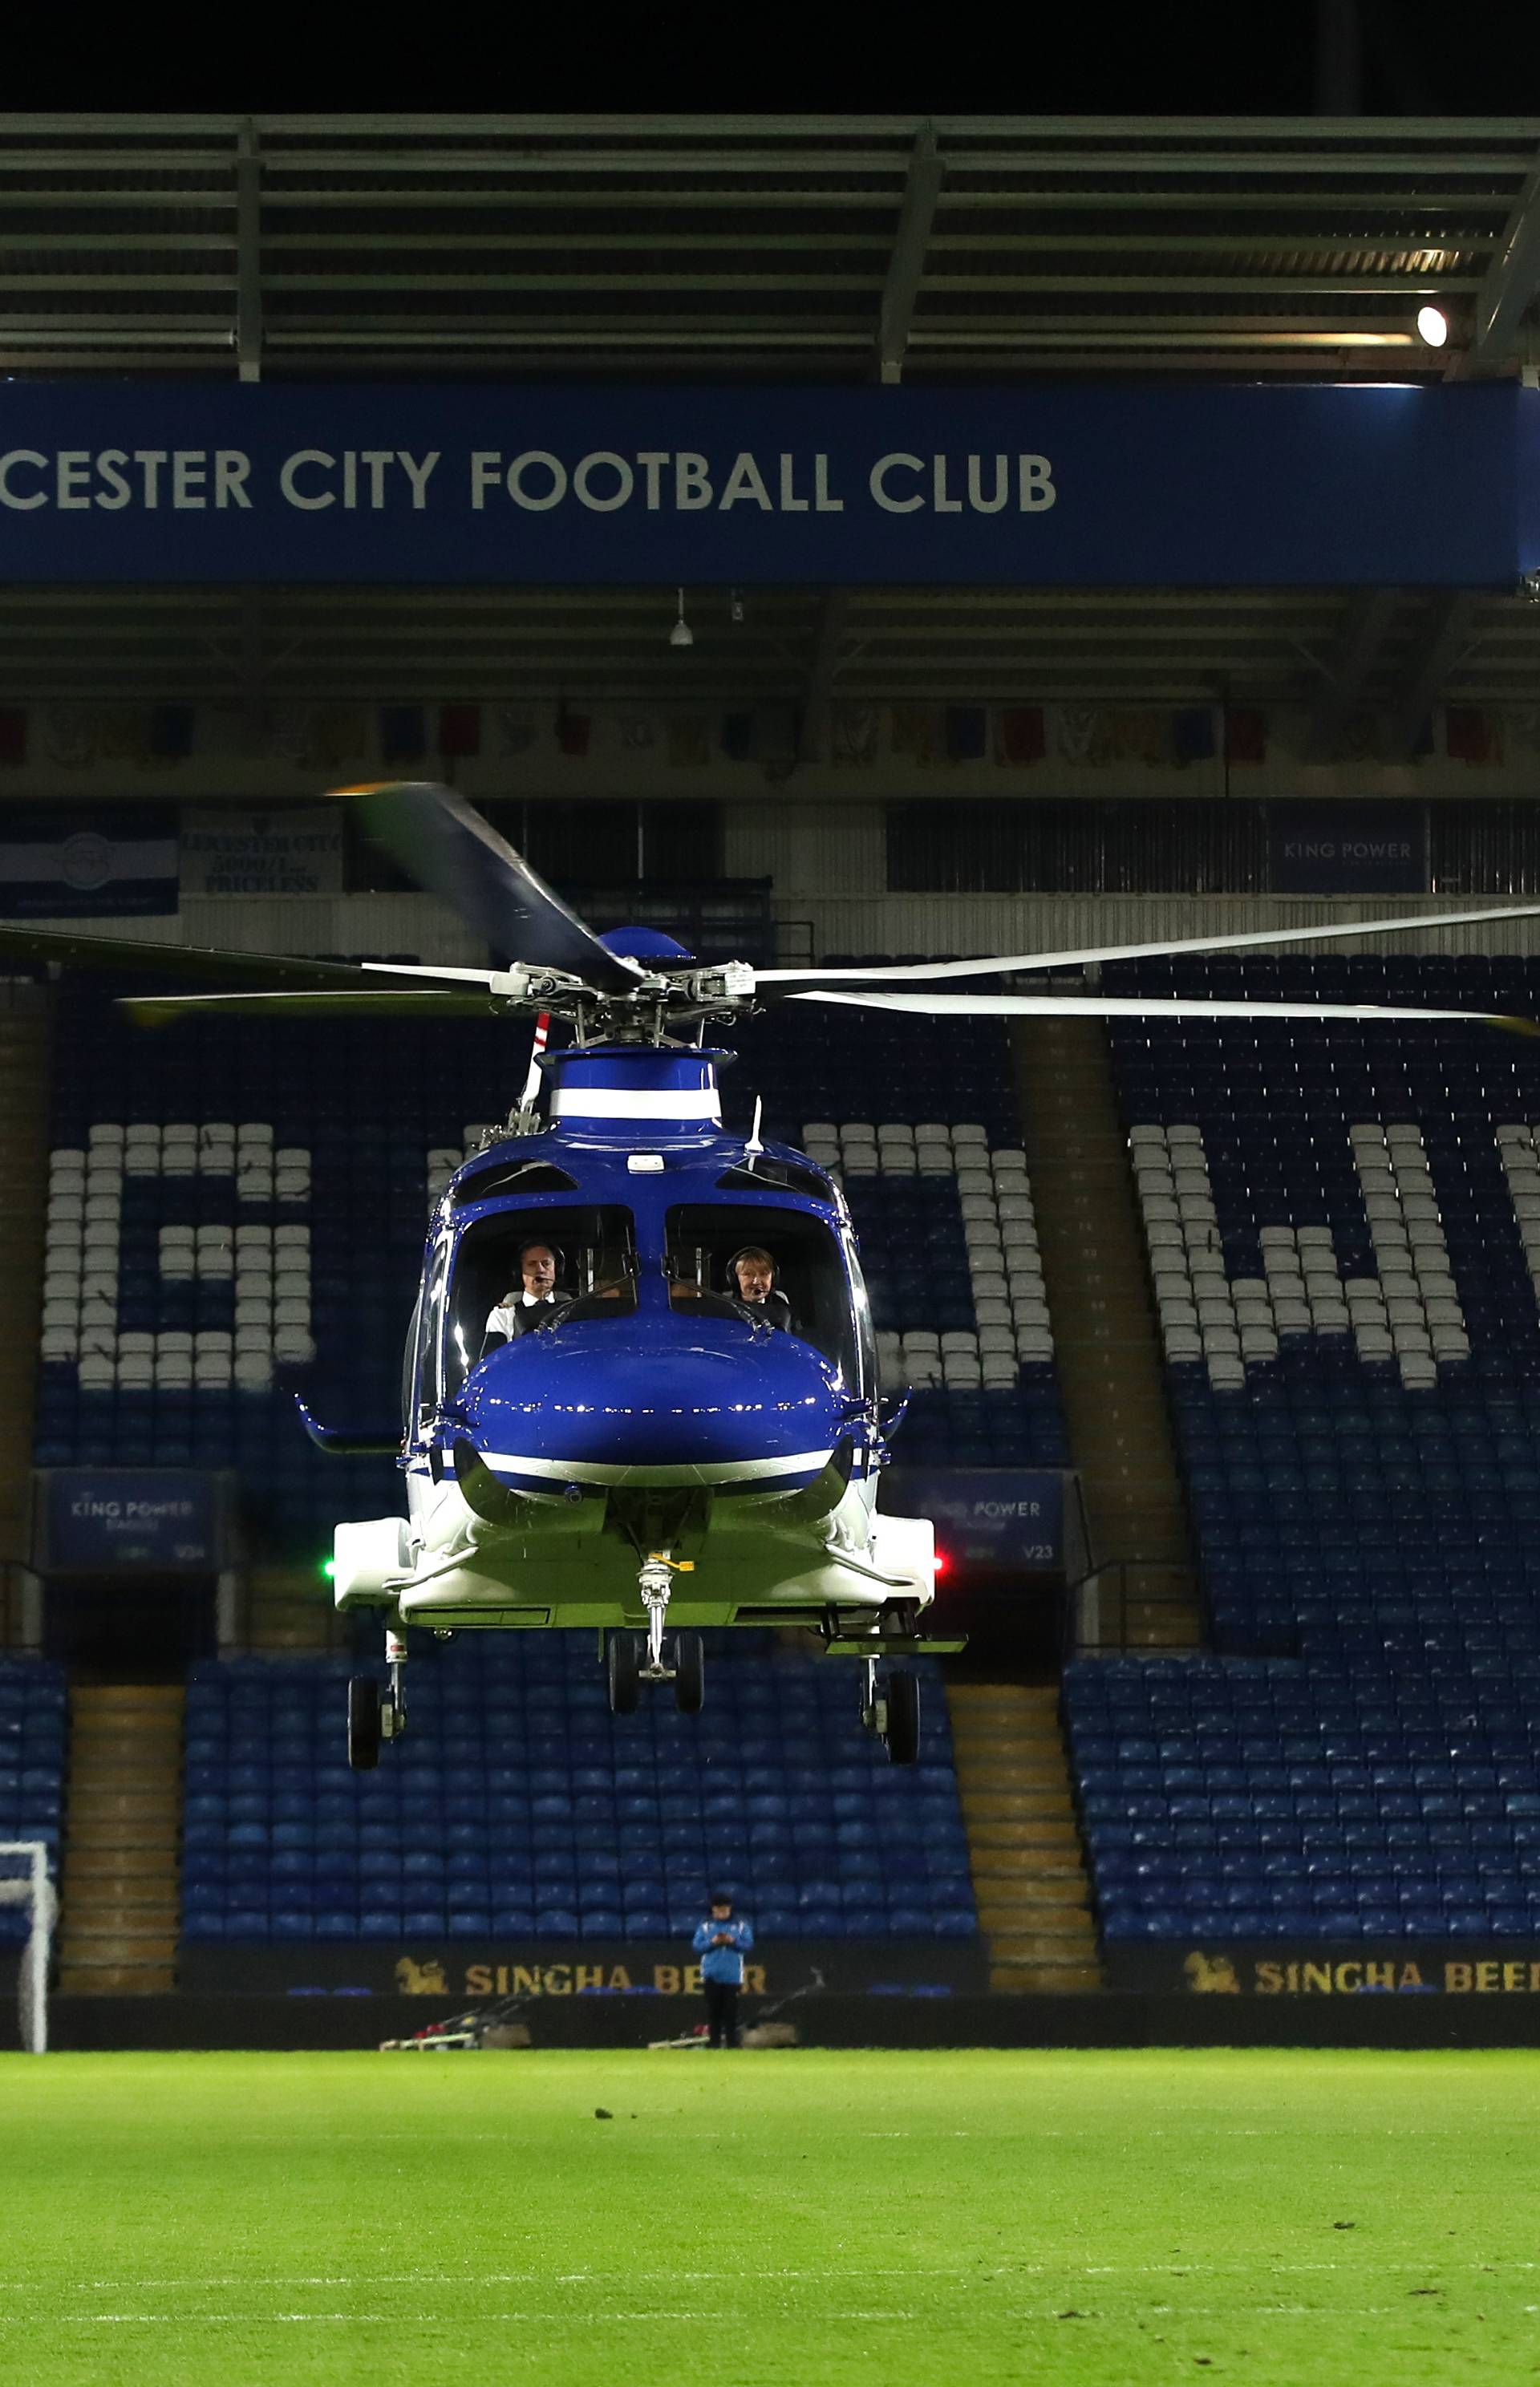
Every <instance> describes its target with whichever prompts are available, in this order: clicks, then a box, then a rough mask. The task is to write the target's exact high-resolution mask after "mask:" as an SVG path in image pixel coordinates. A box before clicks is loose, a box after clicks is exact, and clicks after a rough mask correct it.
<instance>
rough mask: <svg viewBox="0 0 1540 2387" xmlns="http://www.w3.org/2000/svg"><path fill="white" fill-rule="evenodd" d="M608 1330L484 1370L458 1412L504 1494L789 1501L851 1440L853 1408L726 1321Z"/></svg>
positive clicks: (828, 1375)
mask: <svg viewBox="0 0 1540 2387" xmlns="http://www.w3.org/2000/svg"><path fill="white" fill-rule="evenodd" d="M660 1323H661V1321H659V1320H657V1319H653V1320H651V1321H650V1324H649V1326H648V1329H647V1333H646V1339H645V1341H644V1340H643V1338H642V1337H641V1336H640V1335H638V1334H637V1333H636V1332H635V1331H634V1328H633V1327H632V1325H631V1322H630V1321H627V1320H618V1319H616V1320H605V1321H602V1322H595V1323H592V1324H586V1325H581V1326H566V1327H562V1329H561V1330H560V1331H559V1332H541V1333H538V1334H528V1335H525V1336H524V1337H523V1338H522V1339H521V1340H520V1341H519V1342H517V1343H510V1344H507V1345H503V1347H502V1348H501V1349H499V1350H497V1351H494V1352H493V1353H492V1354H491V1355H490V1356H489V1358H487V1359H486V1360H484V1361H483V1363H482V1365H481V1367H480V1368H478V1369H477V1370H475V1372H474V1374H473V1376H472V1378H471V1379H470V1381H469V1382H468V1383H467V1384H466V1386H465V1389H464V1392H463V1394H462V1396H461V1410H462V1412H463V1414H464V1417H465V1421H466V1424H467V1426H468V1427H469V1429H470V1435H471V1439H472V1441H473V1444H474V1446H475V1449H476V1454H477V1456H478V1457H479V1458H480V1459H481V1460H482V1462H483V1464H484V1465H485V1466H486V1467H487V1468H488V1469H489V1470H490V1471H491V1472H492V1474H493V1475H494V1476H495V1477H496V1478H497V1480H498V1481H499V1483H500V1484H505V1485H507V1486H508V1487H509V1488H510V1489H511V1490H518V1491H531V1492H536V1491H546V1492H549V1491H552V1490H555V1489H557V1488H559V1487H565V1486H566V1485H568V1484H575V1485H579V1486H591V1487H595V1488H598V1487H600V1486H604V1485H651V1486H656V1487H659V1488H663V1487H667V1486H670V1485H679V1486H684V1485H699V1486H710V1487H712V1488H714V1489H716V1490H719V1491H726V1492H732V1491H745V1492H746V1491H763V1492H770V1491H786V1492H794V1491H799V1490H801V1489H802V1486H803V1485H804V1484H811V1483H812V1482H814V1479H815V1478H816V1477H817V1476H818V1475H819V1474H820V1473H821V1472H822V1471H823V1469H824V1468H825V1467H826V1466H827V1463H828V1460H829V1458H830V1456H831V1454H832V1453H833V1451H834V1448H835V1446H836V1445H837V1444H838V1442H839V1438H840V1435H841V1433H844V1432H845V1431H847V1430H848V1421H849V1415H850V1408H851V1397H850V1395H849V1393H848V1391H847V1390H846V1388H845V1387H844V1386H843V1385H842V1384H841V1383H840V1381H839V1376H838V1374H837V1372H836V1370H834V1369H833V1368H832V1367H831V1366H830V1365H829V1363H828V1361H827V1359H825V1358H824V1357H823V1356H822V1354H821V1353H820V1352H818V1351H816V1350H814V1347H813V1345H811V1344H808V1343H803V1342H802V1341H800V1340H799V1339H798V1338H797V1337H796V1336H794V1335H790V1334H783V1333H778V1332H774V1331H772V1330H769V1329H766V1328H763V1327H761V1328H758V1329H756V1328H754V1327H751V1326H749V1325H748V1324H746V1323H744V1324H740V1323H739V1322H738V1321H737V1320H709V1321H701V1322H699V1323H697V1322H687V1321H685V1320H673V1319H671V1320H670V1321H669V1324H670V1328H671V1329H672V1332H669V1333H668V1334H667V1335H666V1336H665V1335H661V1334H660V1332H659V1326H660Z"/></svg>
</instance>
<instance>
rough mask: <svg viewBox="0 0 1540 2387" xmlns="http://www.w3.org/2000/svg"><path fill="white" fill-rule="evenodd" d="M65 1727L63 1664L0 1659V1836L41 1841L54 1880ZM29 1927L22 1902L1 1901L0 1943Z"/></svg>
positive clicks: (14, 1942)
mask: <svg viewBox="0 0 1540 2387" xmlns="http://www.w3.org/2000/svg"><path fill="white" fill-rule="evenodd" d="M64 1726H65V1685H64V1671H63V1669H62V1667H59V1666H55V1665H51V1664H48V1663H47V1662H45V1661H44V1660H42V1659H37V1658H24V1659H7V1658H0V1840H42V1841H43V1842H44V1844H45V1846H46V1848H47V1850H48V1863H49V1870H50V1872H51V1873H52V1874H53V1875H54V1876H55V1879H56V1880H57V1876H58V1857H59V1832H60V1827H61V1819H62V1816H63V1811H64V1757H65V1728H64ZM6 1863H7V1865H8V1864H9V1861H8V1860H6ZM30 1928H31V1919H30V1916H29V1913H28V1911H27V1909H26V1908H25V1907H22V1906H9V1905H0V1948H3V1947H7V1946H19V1945H20V1944H21V1942H22V1941H23V1940H24V1939H26V1937H27V1933H28V1931H29V1929H30Z"/></svg>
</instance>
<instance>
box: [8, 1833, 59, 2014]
mask: <svg viewBox="0 0 1540 2387" xmlns="http://www.w3.org/2000/svg"><path fill="white" fill-rule="evenodd" d="M8 1906H20V1907H24V1908H25V1909H26V1910H27V1911H28V1913H29V1916H30V1927H29V1930H28V1933H27V1940H26V1945H25V1946H24V1947H23V1949H22V1951H21V1965H20V1978H19V1991H20V2002H21V2044H22V2046H23V2047H24V2048H25V2049H26V2051H27V2052H28V2053H29V2055H44V2054H46V2053H47V2050H48V1964H49V1958H50V1955H51V1952H52V1950H53V1944H54V1921H55V1917H56V1916H57V1913H58V1899H57V1895H56V1893H55V1890H54V1885H53V1883H52V1882H51V1881H50V1879H49V1878H48V1850H47V1848H46V1846H45V1845H44V1842H43V1841H42V1840H0V1907H8Z"/></svg>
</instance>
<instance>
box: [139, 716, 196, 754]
mask: <svg viewBox="0 0 1540 2387" xmlns="http://www.w3.org/2000/svg"><path fill="white" fill-rule="evenodd" d="M149 742H150V752H151V754H152V755H153V756H154V757H155V759H156V761H157V762H158V763H184V762H185V761H186V759H187V757H188V755H189V754H190V753H191V752H192V751H193V708H192V706H191V705H190V704H158V705H156V706H155V708H154V709H153V711H152V712H151V714H150V741H149Z"/></svg>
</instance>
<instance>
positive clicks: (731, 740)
mask: <svg viewBox="0 0 1540 2387" xmlns="http://www.w3.org/2000/svg"><path fill="white" fill-rule="evenodd" d="M753 745H754V716H753V714H751V713H725V714H723V716H722V751H723V752H724V754H726V757H727V760H728V762H729V763H747V762H748V760H749V758H750V756H751V753H752V751H753Z"/></svg>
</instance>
